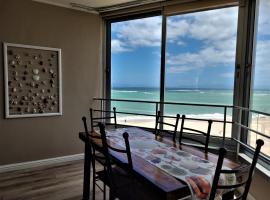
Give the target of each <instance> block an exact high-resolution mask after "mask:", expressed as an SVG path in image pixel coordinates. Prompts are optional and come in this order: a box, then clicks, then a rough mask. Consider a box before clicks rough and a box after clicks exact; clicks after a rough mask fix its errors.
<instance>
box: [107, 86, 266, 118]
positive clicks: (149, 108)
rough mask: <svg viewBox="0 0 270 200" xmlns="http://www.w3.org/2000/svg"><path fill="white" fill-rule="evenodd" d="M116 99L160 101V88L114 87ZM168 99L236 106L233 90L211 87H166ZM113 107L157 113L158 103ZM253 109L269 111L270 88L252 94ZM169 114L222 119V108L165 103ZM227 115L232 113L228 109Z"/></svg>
mask: <svg viewBox="0 0 270 200" xmlns="http://www.w3.org/2000/svg"><path fill="white" fill-rule="evenodd" d="M112 98H114V99H132V100H149V101H159V89H152V88H119V89H113V90H112ZM165 101H166V102H182V103H203V104H221V105H233V91H232V90H210V89H198V90H192V89H167V90H166V91H165ZM112 105H113V106H115V107H116V108H117V110H118V111H122V112H138V113H144V114H155V105H154V104H147V103H127V102H113V103H112ZM253 108H254V109H256V110H260V111H263V112H268V113H270V91H263V90H260V91H255V92H254V95H253ZM165 113H166V115H175V114H176V113H179V114H186V115H200V116H202V117H203V116H205V117H207V118H208V116H209V115H211V116H215V118H222V116H223V113H224V109H223V108H211V107H198V106H175V105H165ZM227 115H231V109H228V111H227Z"/></svg>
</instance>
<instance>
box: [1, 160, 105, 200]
mask: <svg viewBox="0 0 270 200" xmlns="http://www.w3.org/2000/svg"><path fill="white" fill-rule="evenodd" d="M91 185H92V184H91ZM82 191H83V160H80V161H72V162H65V163H61V164H54V165H47V166H42V167H36V168H31V169H24V170H18V171H12V172H6V173H0V200H81V199H82ZM107 196H108V195H107ZM96 199H97V200H99V199H103V195H102V192H101V191H100V190H99V189H96Z"/></svg>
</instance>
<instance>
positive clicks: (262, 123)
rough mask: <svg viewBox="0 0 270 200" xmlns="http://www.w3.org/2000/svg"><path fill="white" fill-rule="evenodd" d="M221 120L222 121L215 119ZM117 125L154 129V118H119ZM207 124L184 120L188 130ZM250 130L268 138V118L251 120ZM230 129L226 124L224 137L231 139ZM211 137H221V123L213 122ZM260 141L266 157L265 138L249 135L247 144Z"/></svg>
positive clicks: (269, 151) (203, 128)
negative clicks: (262, 142) (262, 143)
mask: <svg viewBox="0 0 270 200" xmlns="http://www.w3.org/2000/svg"><path fill="white" fill-rule="evenodd" d="M217 120H222V119H217ZM227 120H228V121H231V116H228V117H227ZM164 121H165V122H167V123H171V124H174V123H175V119H170V118H169V119H168V118H167V119H165V120H164ZM117 123H118V124H123V125H132V126H138V127H147V128H153V129H154V128H155V117H141V116H135V117H130V116H129V117H119V118H117ZM180 126H181V120H179V125H178V131H179V129H180ZM207 126H208V123H207V122H206V121H194V120H185V127H188V128H194V129H198V130H201V131H206V130H207ZM251 128H252V129H254V130H257V131H259V132H262V133H264V134H266V135H269V136H270V117H258V118H253V119H252V123H251ZM164 129H167V130H172V127H170V126H166V125H165V126H164ZM231 129H232V125H231V124H230V123H227V124H226V133H225V136H226V137H231ZM211 135H214V136H221V137H222V136H223V122H213V124H212V128H211ZM257 139H262V140H264V146H263V147H262V150H261V151H262V152H263V153H264V154H266V155H270V140H269V139H267V138H264V137H262V136H260V135H258V134H256V133H249V138H248V142H249V144H250V145H251V146H253V147H255V146H256V140H257Z"/></svg>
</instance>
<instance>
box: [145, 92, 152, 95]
mask: <svg viewBox="0 0 270 200" xmlns="http://www.w3.org/2000/svg"><path fill="white" fill-rule="evenodd" d="M143 93H144V94H150V95H152V94H153V93H152V92H143Z"/></svg>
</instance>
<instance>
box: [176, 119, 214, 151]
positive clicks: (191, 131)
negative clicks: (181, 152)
mask: <svg viewBox="0 0 270 200" xmlns="http://www.w3.org/2000/svg"><path fill="white" fill-rule="evenodd" d="M181 118H182V122H181V127H180V133H179V144H180V145H181V144H182V140H183V139H186V140H190V141H192V142H195V143H199V144H201V145H203V146H204V151H205V153H207V152H208V145H209V139H210V133H211V127H212V123H213V121H212V120H207V122H208V126H207V131H206V132H204V131H202V130H199V129H196V128H188V127H186V126H185V120H186V116H185V115H182V117H181ZM192 120H195V119H192ZM183 133H184V134H185V135H183ZM195 134H201V135H202V136H203V137H204V138H205V139H204V141H203V140H200V139H199V138H196V137H197V136H196V135H195Z"/></svg>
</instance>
